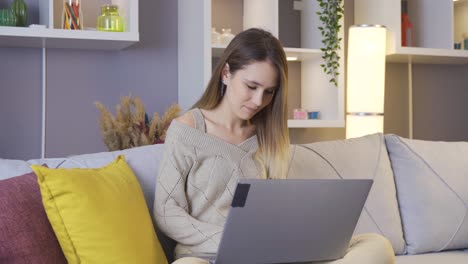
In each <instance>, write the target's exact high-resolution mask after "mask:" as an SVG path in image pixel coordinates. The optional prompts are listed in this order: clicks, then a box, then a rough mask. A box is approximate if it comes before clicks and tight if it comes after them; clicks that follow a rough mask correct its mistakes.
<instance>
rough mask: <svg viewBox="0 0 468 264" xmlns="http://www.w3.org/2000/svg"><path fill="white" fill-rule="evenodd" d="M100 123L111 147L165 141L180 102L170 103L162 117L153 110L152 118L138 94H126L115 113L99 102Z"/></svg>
mask: <svg viewBox="0 0 468 264" xmlns="http://www.w3.org/2000/svg"><path fill="white" fill-rule="evenodd" d="M94 104H95V105H96V107H97V108H98V110H99V112H100V118H99V127H100V128H101V133H102V139H103V141H104V144H105V145H106V146H107V148H108V149H109V151H114V150H122V149H127V148H133V147H137V146H143V145H150V144H157V143H163V142H164V139H165V138H166V131H167V129H168V127H169V125H170V124H171V121H172V120H173V119H174V118H176V117H178V116H179V115H180V113H181V109H180V106H179V105H178V104H173V105H171V106H170V107H169V108H168V109H167V110H166V112H165V113H164V114H163V116H162V117H160V116H159V114H158V113H154V114H153V116H152V118H151V119H149V118H148V115H147V114H146V111H145V107H144V106H143V103H142V102H141V99H140V98H139V97H135V98H131V97H130V96H123V97H122V98H121V99H120V104H118V105H117V106H116V116H115V117H114V116H113V115H112V113H111V112H110V111H109V110H108V109H107V108H106V107H105V106H104V105H103V104H102V103H100V102H95V103H94Z"/></svg>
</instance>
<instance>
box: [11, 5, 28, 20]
mask: <svg viewBox="0 0 468 264" xmlns="http://www.w3.org/2000/svg"><path fill="white" fill-rule="evenodd" d="M10 9H11V10H12V11H13V13H15V16H16V26H17V27H25V26H27V25H28V6H27V5H26V3H25V2H24V1H23V0H14V1H13V3H11V6H10Z"/></svg>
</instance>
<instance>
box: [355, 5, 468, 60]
mask: <svg viewBox="0 0 468 264" xmlns="http://www.w3.org/2000/svg"><path fill="white" fill-rule="evenodd" d="M401 2H402V1H401V0H355V7H354V8H355V24H381V25H384V26H386V27H387V28H388V34H387V61H389V62H405V63H427V64H466V63H468V50H456V49H454V43H455V42H461V41H462V38H461V33H462V32H467V33H468V24H467V22H468V1H466V0H460V1H457V2H454V1H453V0H409V1H408V15H409V19H410V21H411V22H412V24H413V27H414V44H415V47H404V46H402V45H401V6H402V3H401ZM462 48H463V46H462Z"/></svg>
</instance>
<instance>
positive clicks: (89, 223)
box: [31, 156, 167, 264]
mask: <svg viewBox="0 0 468 264" xmlns="http://www.w3.org/2000/svg"><path fill="white" fill-rule="evenodd" d="M31 168H32V169H33V170H34V172H35V173H36V174H37V178H38V182H39V186H40V189H41V195H42V202H43V204H44V207H45V210H46V213H47V217H48V218H49V221H50V223H51V225H52V227H53V229H54V232H55V234H56V236H57V239H58V240H59V242H60V246H61V247H62V250H63V252H64V254H65V257H66V258H67V260H68V263H82V264H86V263H99V264H103V263H113V264H115V263H125V264H128V263H142V264H145V263H148V264H149V263H151V264H155V263H157V264H159V263H164V264H165V263H167V260H166V257H165V255H164V252H163V250H162V248H161V245H160V244H159V241H158V239H157V237H156V234H155V231H154V228H153V224H152V222H151V217H150V214H149V211H148V208H147V207H146V202H145V199H144V196H143V192H142V190H141V188H140V185H139V183H138V180H137V179H136V177H135V175H134V174H133V171H132V170H131V168H130V167H129V166H128V165H127V163H126V162H125V158H124V157H123V156H119V157H117V159H116V160H115V161H113V162H112V163H110V164H109V165H107V166H105V167H102V168H98V169H49V168H46V167H42V166H36V165H32V166H31ZM31 221H34V219H31Z"/></svg>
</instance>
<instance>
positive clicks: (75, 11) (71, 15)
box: [62, 0, 83, 30]
mask: <svg viewBox="0 0 468 264" xmlns="http://www.w3.org/2000/svg"><path fill="white" fill-rule="evenodd" d="M62 28H63V29H72V30H80V29H83V12H82V10H81V0H64V1H63V12H62Z"/></svg>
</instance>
